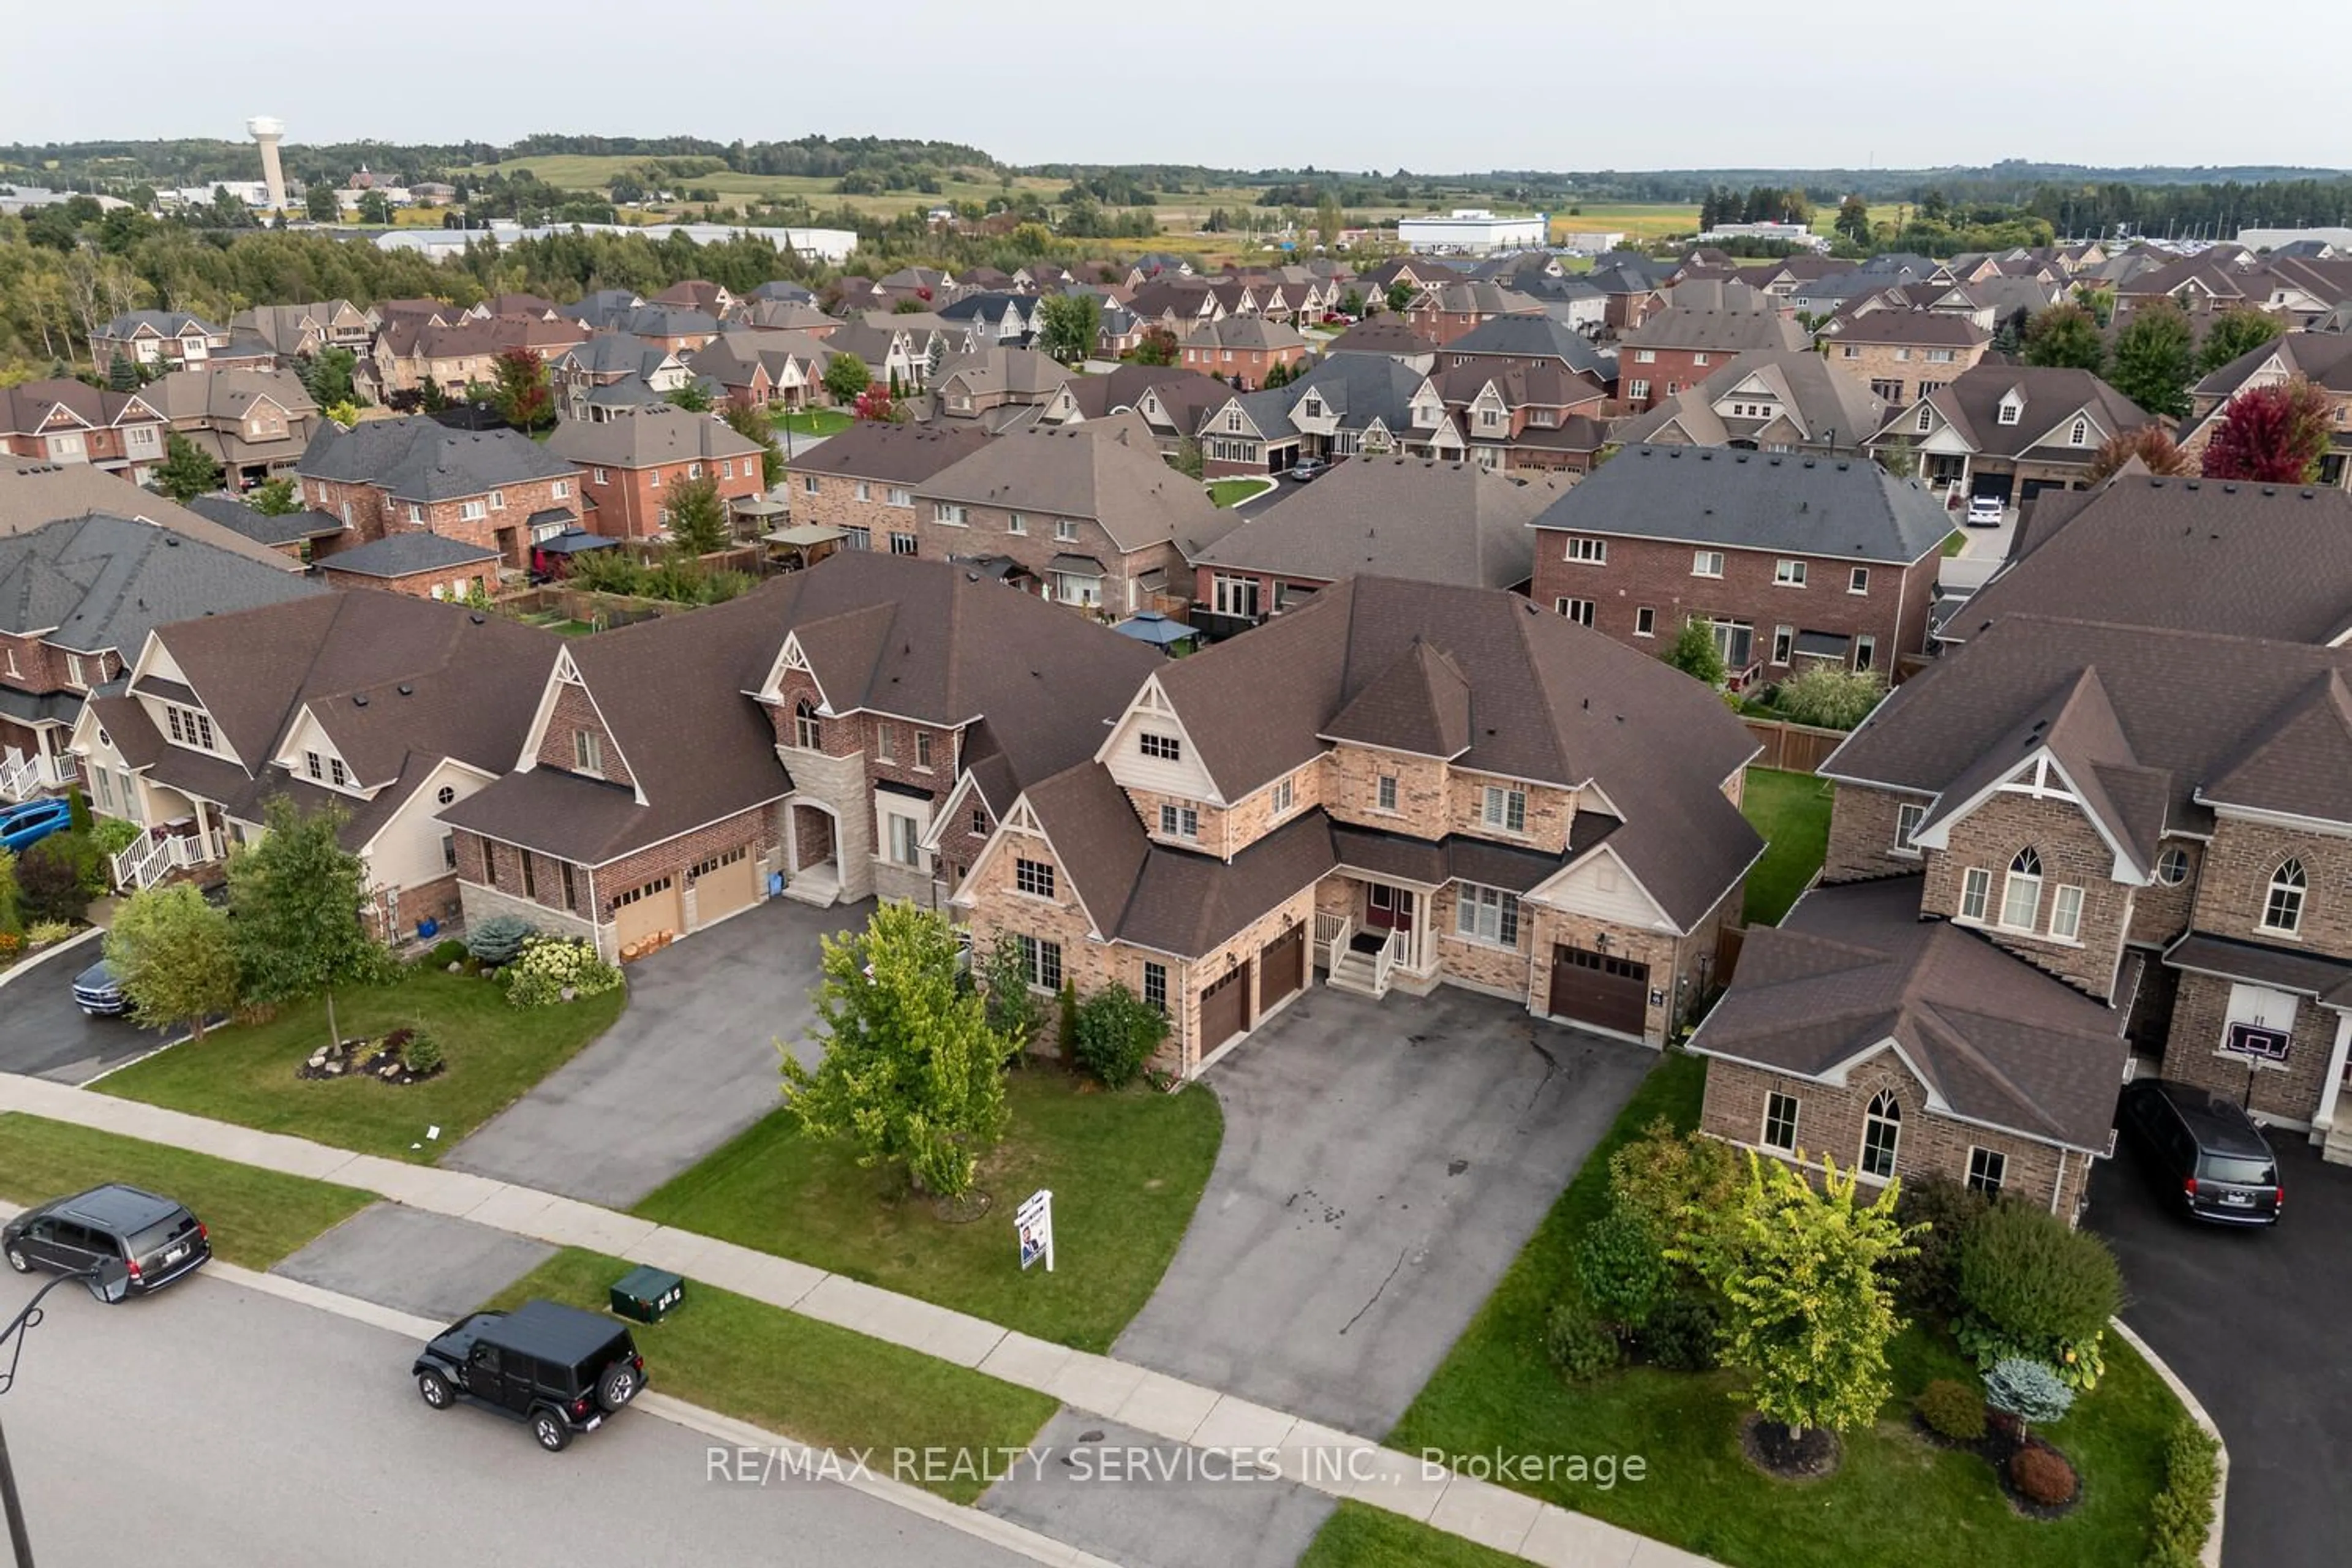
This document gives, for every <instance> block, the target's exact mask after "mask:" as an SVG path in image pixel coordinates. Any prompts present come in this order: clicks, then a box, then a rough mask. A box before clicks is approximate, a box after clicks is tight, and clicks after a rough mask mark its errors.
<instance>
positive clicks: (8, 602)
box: [0, 514, 324, 660]
mask: <svg viewBox="0 0 2352 1568" xmlns="http://www.w3.org/2000/svg"><path fill="white" fill-rule="evenodd" d="M322 592H324V590H323V589H322V588H321V587H320V584H315V583H311V582H309V581H307V580H306V579H304V578H302V577H301V576H299V575H297V574H290V573H288V572H286V571H284V570H283V569H282V568H281V566H279V565H278V564H269V565H265V564H263V563H260V562H257V561H253V560H250V559H248V558H247V557H246V556H245V555H243V554H241V553H237V554H233V553H231V552H228V551H226V550H221V549H218V548H216V547H215V546H213V545H210V544H206V543H203V542H198V541H196V540H194V539H187V538H183V537H182V536H181V535H179V534H177V533H174V532H173V531H170V530H168V529H162V528H155V527H152V526H150V525H148V524H146V523H143V522H139V521H133V520H131V519H129V518H122V517H110V516H106V515H103V514H92V515H89V516H86V517H79V518H70V519H67V520H64V521H57V522H50V523H47V524H44V525H43V526H41V527H38V528H35V529H30V530H27V531H24V532H21V533H14V534H7V535H0V631H7V632H12V633H16V634H18V635H25V634H31V633H37V634H42V635H44V636H45V637H46V638H47V640H48V641H50V642H54V643H56V644H57V645H58V646H59V647H65V648H68V649H72V650H74V651H76V652H80V653H99V652H103V651H105V650H108V649H113V650H115V651H117V652H119V653H121V656H122V657H123V658H124V659H125V660H129V659H131V658H136V657H137V656H138V653H139V649H140V648H141V647H142V646H143V645H144V644H145V642H146V640H147V634H148V633H149V632H151V631H152V630H153V629H154V628H155V627H157V626H165V625H168V624H170V623H171V622H173V621H180V620H186V619H188V618H190V617H193V616H217V615H222V614H226V612H229V611H232V610H242V609H247V608H250V607H251V606H253V605H274V604H278V603H279V602H281V601H283V600H287V599H299V598H308V597H311V596H313V595H318V594H320V593H322Z"/></svg>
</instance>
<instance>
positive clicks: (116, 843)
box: [89, 816, 141, 857]
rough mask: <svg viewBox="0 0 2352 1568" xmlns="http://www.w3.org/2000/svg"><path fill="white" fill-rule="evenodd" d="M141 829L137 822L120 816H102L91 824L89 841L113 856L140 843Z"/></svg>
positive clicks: (101, 851)
mask: <svg viewBox="0 0 2352 1568" xmlns="http://www.w3.org/2000/svg"><path fill="white" fill-rule="evenodd" d="M140 831H141V830H140V827H139V825H138V824H137V823H134V822H125V821H123V820H122V818H121V817H119V816H106V817H100V819H99V820H98V821H97V822H95V823H93V824H92V825H91V826H90V830H89V841H90V842H91V843H92V844H95V845H97V846H98V850H99V853H100V854H101V855H106V856H109V857H111V856H116V855H120V854H121V853H122V852H123V851H124V850H125V849H128V848H130V847H131V846H132V845H133V844H136V843H138V842H139V834H140Z"/></svg>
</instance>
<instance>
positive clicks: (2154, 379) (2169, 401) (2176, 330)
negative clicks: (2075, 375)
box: [2107, 300, 2197, 419]
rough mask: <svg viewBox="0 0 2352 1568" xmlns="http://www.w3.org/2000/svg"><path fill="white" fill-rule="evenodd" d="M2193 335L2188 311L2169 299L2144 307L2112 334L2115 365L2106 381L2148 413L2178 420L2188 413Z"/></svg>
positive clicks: (2194, 362)
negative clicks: (2113, 336)
mask: <svg viewBox="0 0 2352 1568" xmlns="http://www.w3.org/2000/svg"><path fill="white" fill-rule="evenodd" d="M2195 337H2196V334H2195V332H2194V331H2192V330H2191V329H2190V327H2189V313H2188V312H2187V311H2186V310H2182V309H2181V308H2180V307H2179V306H2178V305H2176V304H2174V303H2173V302H2172V301H2171V300H2160V301H2158V302H2155V303H2152V304H2147V305H2143V306H2141V307H2140V308H2139V309H2138V310H2135V311H2133V312H2132V318H2131V320H2130V321H2128V322H2126V324H2125V326H2124V330H2123V331H2120V332H2118V333H2116V363H2115V365H2114V368H2112V369H2110V370H2109V371H2108V372H2107V379H2108V381H2110V382H2112V383H2113V384H2114V385H2115V389H2116V391H2117V392H2120V393H2122V394H2123V395H2125V396H2126V397H2128V398H2130V399H2131V400H2132V401H2133V402H2134V403H2137V404H2138V405H2140V406H2141V407H2142V408H2145V409H2147V411H2148V412H2149V413H2150V414H2158V415H2163V416H2167V417H2168V418H2176V419H2177V418H2179V416H2181V415H2184V414H2186V413H2188V412H2189V383H2190V382H2191V381H2192V380H2194V379H2195V378H2196V368H2197V355H2196V350H2195V347H2194V340H2195Z"/></svg>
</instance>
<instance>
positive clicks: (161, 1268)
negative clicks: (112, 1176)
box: [0, 1182, 213, 1301]
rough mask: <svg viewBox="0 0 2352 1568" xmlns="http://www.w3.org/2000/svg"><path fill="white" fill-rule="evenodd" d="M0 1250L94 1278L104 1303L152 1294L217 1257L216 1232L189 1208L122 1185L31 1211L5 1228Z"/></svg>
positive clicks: (27, 1262)
mask: <svg viewBox="0 0 2352 1568" xmlns="http://www.w3.org/2000/svg"><path fill="white" fill-rule="evenodd" d="M0 1255H5V1257H6V1258H7V1259H8V1267H9V1268H13V1269H15V1270H16V1272H17V1273H19V1274H28V1273H30V1272H32V1271H33V1270H34V1269H36V1268H47V1269H52V1270H54V1271H56V1272H58V1273H60V1274H85V1275H88V1276H89V1287H90V1294H91V1295H93V1296H96V1297H97V1298H98V1299H99V1300H101V1301H120V1300H122V1298H123V1297H124V1296H126V1295H140V1296H144V1295H151V1294H152V1293H153V1292H155V1291H157V1290H161V1289H163V1288H164V1287H165V1286H167V1285H173V1284H176V1283H178V1282H179V1281H180V1280H182V1279H186V1278H187V1277H188V1276H189V1275H191V1274H193V1273H194V1272H195V1271H196V1270H197V1269H199V1268H203V1267H204V1266H205V1264H206V1263H207V1262H209V1261H210V1260H211V1258H212V1255H213V1246H212V1233H211V1232H210V1231H208V1230H206V1229H205V1226H204V1222H203V1221H201V1220H199V1219H198V1218H196V1216H195V1215H193V1214H190V1213H189V1212H188V1210H187V1207H186V1205H183V1204H180V1203H178V1202H175V1201H174V1200H173V1199H171V1198H167V1197H164V1196H163V1195H162V1194H159V1193H151V1192H148V1191H146V1190H145V1189H144V1188H141V1187H133V1186H128V1185H125V1184H122V1183H120V1182H116V1183H112V1184H109V1185H106V1186H103V1187H92V1188H91V1189H90V1190H89V1192H86V1193H78V1194H75V1195H74V1196H72V1197H69V1198H56V1199H52V1200H51V1201H50V1202H48V1203H45V1204H43V1205H40V1206H39V1207H38V1208H32V1209H27V1210H26V1211H25V1212H24V1213H23V1214H20V1215H17V1216H16V1218H15V1219H12V1220H10V1221H9V1222H8V1224H7V1226H6V1227H5V1229H0Z"/></svg>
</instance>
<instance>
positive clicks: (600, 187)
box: [467, 153, 1066, 217]
mask: <svg viewBox="0 0 2352 1568" xmlns="http://www.w3.org/2000/svg"><path fill="white" fill-rule="evenodd" d="M646 162H648V160H647V159H645V158H641V157H631V156H626V155H624V154H620V153H548V154H545V155H543V156H541V157H536V158H509V159H508V160H506V161H505V162H504V163H497V164H476V165H475V166H474V167H473V168H472V169H470V170H468V171H467V173H469V174H495V173H498V172H499V171H500V170H505V171H509V172H511V171H513V170H516V169H528V170H530V172H531V173H532V174H536V175H538V176H539V178H541V179H542V180H544V181H546V182H547V183H548V184H551V185H554V186H557V187H558V188H560V189H562V190H568V191H594V192H598V193H600V194H601V193H602V192H603V191H604V188H605V187H606V186H607V185H609V184H611V183H612V179H613V176H614V175H615V174H619V173H620V172H621V171H622V170H624V169H628V168H634V167H637V166H641V165H643V164H644V163H646ZM837 183H838V182H837V181H835V180H833V179H830V178H826V177H822V176H818V175H814V174H739V173H737V172H736V171H734V170H732V169H720V170H717V171H715V172H714V173H711V174H702V175H698V176H697V177H696V178H695V179H693V180H691V181H689V182H688V184H689V185H690V186H691V188H693V189H696V190H709V191H712V192H715V193H717V195H719V199H720V200H721V201H729V200H740V199H741V198H743V197H745V196H760V197H768V198H772V199H783V198H788V197H792V196H799V197H802V198H803V199H804V200H805V201H807V203H808V204H809V205H811V206H813V207H814V208H816V209H818V210H819V211H827V210H830V209H832V208H834V207H835V206H839V205H844V204H846V205H849V206H851V207H854V208H856V210H857V211H859V212H866V213H874V214H877V215H878V216H883V217H896V216H898V215H899V214H900V213H905V212H920V211H922V210H924V209H925V208H928V207H931V206H936V205H939V204H940V203H941V202H956V201H973V202H985V201H987V200H988V199H989V198H990V197H991V196H996V195H1003V193H1004V186H1003V184H1000V183H998V182H995V181H990V182H987V183H982V182H980V181H975V180H944V181H942V182H940V189H939V190H937V191H890V192H886V193H885V194H883V195H860V196H843V195H835V191H834V186H835V184H837ZM1013 189H1015V190H1025V191H1030V192H1033V193H1034V194H1036V195H1040V196H1043V197H1045V198H1047V199H1051V198H1052V197H1054V196H1055V195H1060V194H1061V192H1062V191H1063V190H1065V189H1066V185H1065V184H1063V183H1062V182H1060V181H1055V180H1040V179H1019V180H1015V181H1014V182H1013Z"/></svg>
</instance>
